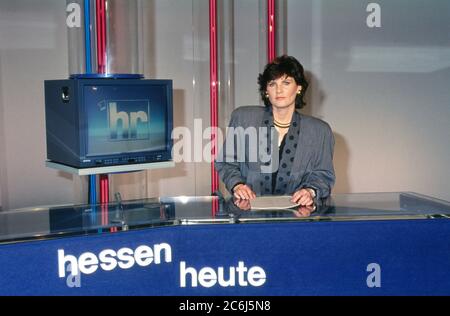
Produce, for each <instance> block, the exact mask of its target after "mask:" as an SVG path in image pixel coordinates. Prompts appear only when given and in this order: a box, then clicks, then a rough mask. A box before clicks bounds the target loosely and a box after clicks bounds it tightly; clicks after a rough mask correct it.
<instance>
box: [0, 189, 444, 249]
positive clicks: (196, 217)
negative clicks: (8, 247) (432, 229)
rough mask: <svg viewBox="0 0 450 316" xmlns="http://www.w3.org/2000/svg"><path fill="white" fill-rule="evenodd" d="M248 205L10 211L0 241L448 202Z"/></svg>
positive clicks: (408, 212) (366, 197)
mask: <svg viewBox="0 0 450 316" xmlns="http://www.w3.org/2000/svg"><path fill="white" fill-rule="evenodd" d="M250 208H251V205H249V204H248V203H247V202H246V201H236V200H232V199H231V200H224V199H222V198H221V197H210V196H209V197H165V198H159V199H145V200H134V201H124V202H122V203H110V204H108V205H94V206H92V205H79V206H52V207H41V208H27V209H20V210H12V211H7V212H0V242H1V243H9V242H19V241H25V240H33V239H46V238H55V237H63V236H72V235H87V234H102V233H116V232H118V231H127V230H133V229H141V228H145V227H160V226H169V225H194V224H238V223H267V222H281V221H283V222H295V221H312V222H315V221H355V220H362V221H364V220H401V219H403V220H413V219H415V220H417V219H419V220H420V219H435V220H448V219H449V218H450V202H446V201H442V200H437V199H434V198H431V197H428V196H424V195H421V194H417V193H411V192H401V193H365V194H337V195H333V196H332V197H331V198H329V199H327V200H324V201H319V203H318V204H317V205H314V206H313V207H300V208H296V209H288V210H264V211H252V210H250Z"/></svg>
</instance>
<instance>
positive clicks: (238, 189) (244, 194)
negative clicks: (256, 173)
mask: <svg viewBox="0 0 450 316" xmlns="http://www.w3.org/2000/svg"><path fill="white" fill-rule="evenodd" d="M233 196H234V197H235V198H236V199H241V200H253V199H254V198H256V194H255V192H253V190H252V189H251V188H250V187H249V186H248V185H246V184H242V183H240V184H238V185H236V186H235V187H234V188H233Z"/></svg>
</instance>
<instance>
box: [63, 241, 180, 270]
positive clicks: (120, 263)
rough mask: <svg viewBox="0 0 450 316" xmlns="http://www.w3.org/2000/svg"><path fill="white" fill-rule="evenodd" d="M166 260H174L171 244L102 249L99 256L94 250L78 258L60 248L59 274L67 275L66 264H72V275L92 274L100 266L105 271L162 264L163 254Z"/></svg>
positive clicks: (167, 261)
mask: <svg viewBox="0 0 450 316" xmlns="http://www.w3.org/2000/svg"><path fill="white" fill-rule="evenodd" d="M162 255H163V259H164V262H166V263H169V262H172V248H171V246H170V245H169V244H166V243H162V244H157V245H154V247H153V249H152V248H151V247H149V246H146V245H142V246H139V247H137V248H136V249H135V250H133V249H131V248H121V249H119V250H117V251H114V250H113V249H105V250H102V251H100V253H99V254H98V256H97V255H96V254H94V253H92V252H85V253H82V254H81V255H80V256H79V257H78V258H77V257H75V256H73V255H69V254H68V255H66V254H65V252H64V249H58V276H59V277H60V278H64V277H65V276H66V266H70V267H71V268H70V270H68V271H70V272H71V275H72V276H77V275H78V274H79V273H83V274H92V273H94V272H96V271H97V270H98V268H99V267H100V268H101V269H102V270H104V271H112V270H114V269H115V268H117V267H119V268H121V269H130V268H132V267H133V266H134V265H135V264H137V265H139V266H141V267H145V266H149V265H150V264H151V263H155V264H160V263H161V256H162Z"/></svg>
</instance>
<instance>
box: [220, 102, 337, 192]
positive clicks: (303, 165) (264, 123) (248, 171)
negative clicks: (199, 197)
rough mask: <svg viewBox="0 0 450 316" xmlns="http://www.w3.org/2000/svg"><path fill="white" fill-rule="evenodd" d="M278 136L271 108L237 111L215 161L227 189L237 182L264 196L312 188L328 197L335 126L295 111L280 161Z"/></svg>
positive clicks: (245, 108)
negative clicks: (333, 128)
mask: <svg viewBox="0 0 450 316" xmlns="http://www.w3.org/2000/svg"><path fill="white" fill-rule="evenodd" d="M277 140H278V134H277V132H276V129H275V128H274V127H273V114H272V108H271V107H262V106H243V107H239V108H237V109H236V110H234V111H233V113H232V114H231V120H230V124H229V128H228V130H227V134H226V139H225V141H224V144H223V146H222V148H221V150H220V152H219V154H218V157H217V159H216V161H215V167H216V170H217V171H218V173H219V176H220V178H221V180H222V181H223V182H224V184H225V186H226V188H227V189H228V190H229V191H230V192H231V191H232V189H233V187H234V186H235V185H236V184H238V183H245V184H247V185H248V186H250V187H251V188H252V190H253V191H254V192H255V193H256V195H258V196H260V195H270V194H276V195H284V194H288V195H292V194H293V193H294V192H296V191H297V190H299V189H301V188H305V187H307V188H313V189H315V190H316V195H317V196H316V198H317V199H320V198H324V197H327V196H329V195H330V192H331V189H332V187H333V185H334V182H335V174H334V168H333V150H334V136H333V132H332V131H331V128H330V126H329V125H328V124H327V123H326V122H324V121H322V120H320V119H317V118H314V117H311V116H307V115H303V114H300V113H299V112H297V111H296V112H294V115H293V118H292V122H291V127H290V128H289V132H288V134H287V135H286V141H285V146H284V148H283V153H282V156H281V157H282V159H281V161H279V159H278V157H279V152H278V142H277ZM272 177H276V179H272ZM274 183H275V188H273V187H272V186H273V184H274Z"/></svg>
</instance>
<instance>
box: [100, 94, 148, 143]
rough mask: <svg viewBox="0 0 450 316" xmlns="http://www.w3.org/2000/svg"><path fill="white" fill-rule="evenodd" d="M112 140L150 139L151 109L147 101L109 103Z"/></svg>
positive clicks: (109, 123) (110, 136) (110, 135)
mask: <svg viewBox="0 0 450 316" xmlns="http://www.w3.org/2000/svg"><path fill="white" fill-rule="evenodd" d="M107 104H108V125H109V138H110V140H114V141H116V140H138V139H148V138H149V121H150V107H149V103H148V101H147V100H132V101H129V100H127V101H108V102H107Z"/></svg>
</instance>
